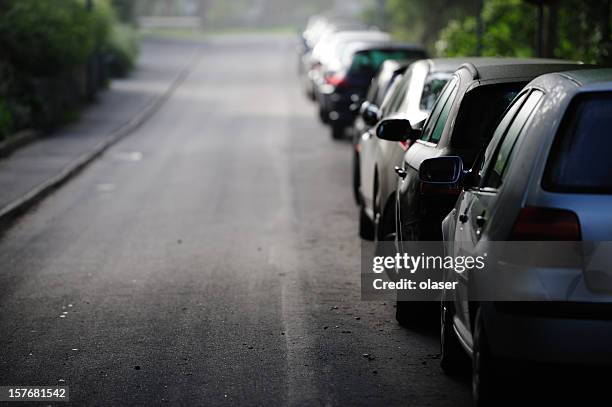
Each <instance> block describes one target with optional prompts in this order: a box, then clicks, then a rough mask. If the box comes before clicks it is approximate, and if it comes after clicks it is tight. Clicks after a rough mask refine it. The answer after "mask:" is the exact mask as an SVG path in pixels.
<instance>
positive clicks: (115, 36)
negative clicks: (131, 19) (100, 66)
mask: <svg viewBox="0 0 612 407" xmlns="http://www.w3.org/2000/svg"><path fill="white" fill-rule="evenodd" d="M138 42H139V37H138V33H137V32H136V30H135V29H134V28H133V27H131V26H129V25H126V24H121V23H116V24H114V25H113V26H112V29H111V32H110V36H109V39H108V42H107V44H106V47H105V50H104V53H105V55H106V61H107V65H108V68H109V73H110V75H111V76H115V77H124V76H126V75H127V74H128V72H129V71H130V70H131V69H132V68H133V67H134V65H135V64H136V59H137V58H138Z"/></svg>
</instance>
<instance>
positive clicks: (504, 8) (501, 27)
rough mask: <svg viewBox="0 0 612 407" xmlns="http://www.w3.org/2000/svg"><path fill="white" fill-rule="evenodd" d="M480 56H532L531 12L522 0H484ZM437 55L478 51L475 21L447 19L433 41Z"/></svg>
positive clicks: (473, 53)
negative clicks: (485, 0)
mask: <svg viewBox="0 0 612 407" xmlns="http://www.w3.org/2000/svg"><path fill="white" fill-rule="evenodd" d="M482 21H483V24H484V27H485V32H484V36H483V40H482V55H483V56H514V57H529V56H533V42H534V36H535V27H534V24H533V21H535V13H534V9H533V7H531V6H530V5H528V4H526V3H525V2H524V1H523V0H488V1H487V2H485V4H484V7H483V10H482ZM436 51H437V54H438V55H445V56H466V55H469V56H472V55H476V54H477V51H478V39H477V21H476V17H474V16H470V17H467V18H464V19H463V20H451V21H450V22H449V23H448V25H447V26H446V27H445V28H444V29H443V30H442V31H441V32H440V36H439V40H438V41H437V42H436Z"/></svg>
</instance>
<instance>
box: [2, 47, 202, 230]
mask: <svg viewBox="0 0 612 407" xmlns="http://www.w3.org/2000/svg"><path fill="white" fill-rule="evenodd" d="M196 49H197V45H196V44H195V43H193V42H191V43H190V42H181V41H176V40H153V39H146V40H144V41H143V44H142V47H141V56H140V60H139V63H138V66H137V67H136V69H135V70H134V72H133V73H132V75H131V76H130V77H129V78H127V79H120V80H114V81H113V83H112V85H111V87H110V89H108V90H106V91H103V92H101V93H100V94H99V96H98V98H97V101H96V102H95V103H93V104H92V105H90V106H87V107H86V108H85V109H84V110H83V111H82V113H81V117H80V119H79V120H78V121H77V122H75V123H73V124H70V125H68V126H66V127H63V128H61V129H59V130H58V131H56V132H55V133H53V134H51V135H48V136H46V137H41V138H40V139H38V140H36V141H34V142H32V143H31V144H28V145H27V146H25V147H22V148H21V149H19V150H17V151H16V152H14V153H13V154H11V155H10V156H9V157H6V158H4V159H1V160H0V221H3V220H6V219H4V218H7V217H10V216H12V215H14V214H15V213H17V212H21V211H23V210H25V209H26V207H27V206H29V205H31V204H33V203H34V202H35V200H37V199H40V198H42V196H43V195H44V194H45V193H46V192H48V191H49V190H51V189H53V188H54V187H56V186H57V185H59V184H61V183H62V182H64V181H65V180H66V179H67V178H69V177H70V176H71V175H73V174H74V173H76V172H78V170H79V169H81V168H82V167H83V166H84V165H86V164H87V163H88V162H90V161H91V160H92V159H94V158H95V157H96V156H97V155H98V154H100V153H101V152H103V151H104V150H105V149H106V148H107V147H108V146H109V145H110V144H112V143H114V142H115V141H117V140H118V139H120V138H122V137H123V136H126V135H127V134H129V133H130V132H131V131H132V130H134V129H135V128H136V127H138V126H139V125H140V124H142V123H143V122H144V121H146V119H147V118H148V117H149V116H150V115H151V114H153V113H154V112H155V111H156V110H157V108H159V106H160V105H161V103H163V101H164V100H165V98H166V97H167V96H168V95H169V94H170V93H171V92H172V90H173V88H174V86H176V85H177V84H178V83H179V82H180V80H181V79H182V77H183V76H184V75H185V74H186V72H187V70H188V68H189V64H190V63H191V62H192V61H193V57H194V55H195V52H196Z"/></svg>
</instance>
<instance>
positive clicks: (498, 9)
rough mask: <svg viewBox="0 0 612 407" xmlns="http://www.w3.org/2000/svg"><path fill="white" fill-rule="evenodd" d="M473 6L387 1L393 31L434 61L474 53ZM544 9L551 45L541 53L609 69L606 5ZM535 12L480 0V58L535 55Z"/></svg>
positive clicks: (513, 3)
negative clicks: (431, 54) (424, 47)
mask: <svg viewBox="0 0 612 407" xmlns="http://www.w3.org/2000/svg"><path fill="white" fill-rule="evenodd" d="M477 3H478V2H476V1H463V0H388V3H387V7H388V9H389V15H390V17H391V27H392V29H393V31H394V32H395V33H396V34H397V35H398V36H399V37H400V38H403V39H408V40H413V41H414V40H416V39H420V40H421V41H422V42H423V43H424V44H426V45H428V46H429V47H430V48H432V45H433V44H435V50H436V53H437V54H438V55H440V56H465V55H474V54H476V53H477V51H478V35H477V26H478V24H477V18H476V16H477V14H478V12H479V10H478V7H477ZM556 4H557V5H556V7H547V8H546V10H547V14H546V15H547V18H546V20H547V21H550V22H551V24H550V27H552V31H547V33H550V34H551V38H553V39H554V41H553V42H552V43H551V45H549V46H548V47H547V49H546V50H545V54H547V55H550V56H554V57H557V58H564V59H570V60H581V61H584V62H587V63H600V64H606V65H612V38H611V33H610V21H611V12H612V10H611V9H612V0H558V1H557V3H556ZM536 13H537V8H536V7H535V6H534V5H533V4H530V2H528V1H525V0H484V1H483V8H482V11H481V17H482V22H483V37H482V49H481V51H482V55H485V56H518V57H525V56H533V55H536V22H537V17H536Z"/></svg>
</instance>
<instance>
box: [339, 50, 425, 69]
mask: <svg viewBox="0 0 612 407" xmlns="http://www.w3.org/2000/svg"><path fill="white" fill-rule="evenodd" d="M423 55H424V54H423V52H422V51H413V50H405V49H372V50H367V51H359V52H356V53H355V54H354V55H353V58H352V60H351V63H350V71H351V72H375V71H376V70H377V69H378V68H379V67H380V66H381V65H382V63H383V62H385V61H386V60H388V59H393V60H396V61H401V60H415V59H420V58H422V57H423Z"/></svg>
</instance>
